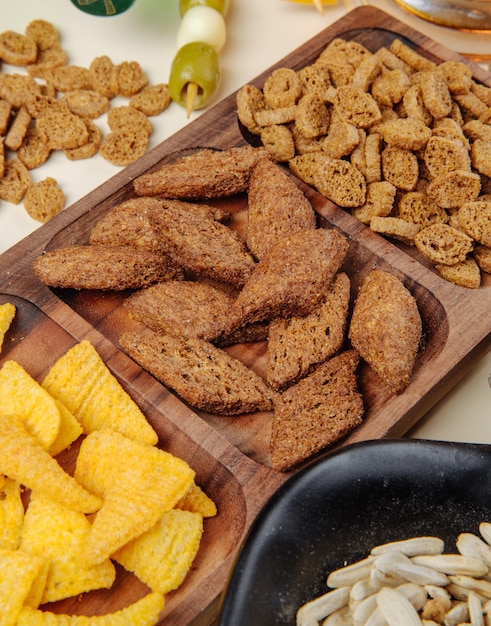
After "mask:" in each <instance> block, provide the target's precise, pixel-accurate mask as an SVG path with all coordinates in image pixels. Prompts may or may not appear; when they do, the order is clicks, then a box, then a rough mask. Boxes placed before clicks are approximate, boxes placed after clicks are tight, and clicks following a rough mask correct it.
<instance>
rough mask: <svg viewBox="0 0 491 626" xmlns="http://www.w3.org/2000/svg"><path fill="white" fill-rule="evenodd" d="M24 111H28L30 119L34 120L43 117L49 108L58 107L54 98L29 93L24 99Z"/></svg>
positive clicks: (44, 94)
mask: <svg viewBox="0 0 491 626" xmlns="http://www.w3.org/2000/svg"><path fill="white" fill-rule="evenodd" d="M25 106H26V109H27V110H28V111H29V114H30V115H31V117H33V118H34V119H35V120H37V119H38V118H40V117H41V116H42V115H44V114H45V113H46V112H47V111H49V110H50V109H51V108H53V107H56V106H59V105H58V103H57V100H56V96H51V95H48V94H46V93H41V92H39V93H29V94H28V97H27V98H26V104H25Z"/></svg>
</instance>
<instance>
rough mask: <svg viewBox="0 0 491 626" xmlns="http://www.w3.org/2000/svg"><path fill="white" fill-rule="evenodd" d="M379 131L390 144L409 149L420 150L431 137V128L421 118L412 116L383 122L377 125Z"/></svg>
mask: <svg viewBox="0 0 491 626" xmlns="http://www.w3.org/2000/svg"><path fill="white" fill-rule="evenodd" d="M377 132H379V133H380V134H381V135H382V137H383V138H384V141H385V142H386V143H388V144H389V145H391V146H396V147H398V148H405V149H407V150H419V149H421V148H423V147H425V146H426V144H427V143H428V140H429V139H430V138H431V129H430V128H428V126H427V125H426V124H425V123H424V122H422V121H421V120H418V119H415V118H411V117H408V118H403V119H397V120H387V121H385V122H382V123H381V124H379V125H378V126H377Z"/></svg>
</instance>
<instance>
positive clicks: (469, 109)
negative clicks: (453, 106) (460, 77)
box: [454, 92, 489, 120]
mask: <svg viewBox="0 0 491 626" xmlns="http://www.w3.org/2000/svg"><path fill="white" fill-rule="evenodd" d="M454 99H455V101H456V103H457V104H458V105H459V107H460V108H461V110H462V111H463V112H464V113H470V114H471V115H472V117H475V118H482V119H483V120H485V119H486V118H488V116H489V107H488V105H487V104H485V103H484V102H483V101H482V100H481V99H480V98H478V96H476V95H475V94H474V93H472V92H469V93H465V94H462V95H455V96H454Z"/></svg>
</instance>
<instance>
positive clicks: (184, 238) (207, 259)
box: [149, 205, 256, 287]
mask: <svg viewBox="0 0 491 626" xmlns="http://www.w3.org/2000/svg"><path fill="white" fill-rule="evenodd" d="M149 219H150V223H151V225H152V227H153V228H154V230H155V232H156V233H157V237H158V238H159V240H160V241H161V242H162V244H163V246H164V249H165V251H166V252H167V254H169V255H170V256H171V257H172V258H173V259H174V261H175V262H176V263H178V264H179V265H181V266H182V267H184V268H186V269H187V270H189V271H191V272H195V273H196V274H199V275H202V276H206V277H208V278H212V279H214V280H218V281H222V282H225V283H228V284H230V285H233V286H235V287H242V285H243V284H244V283H245V282H246V281H247V280H248V278H249V277H250V276H251V274H252V273H253V271H254V269H255V266H256V263H255V262H254V259H253V257H252V255H251V254H250V253H249V251H248V250H247V248H246V245H245V243H244V242H243V241H242V240H241V239H240V238H239V236H238V235H237V233H236V232H235V231H233V230H232V229H230V228H228V227H227V226H225V225H224V224H222V223H220V222H217V221H216V220H213V219H210V218H209V217H203V216H201V215H198V214H196V213H190V212H189V211H187V210H186V209H183V208H182V207H181V206H178V205H174V206H167V208H166V210H165V211H162V210H152V211H150V212H149Z"/></svg>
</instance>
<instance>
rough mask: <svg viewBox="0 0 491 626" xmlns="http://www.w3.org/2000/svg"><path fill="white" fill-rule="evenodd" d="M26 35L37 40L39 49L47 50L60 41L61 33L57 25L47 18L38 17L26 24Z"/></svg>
mask: <svg viewBox="0 0 491 626" xmlns="http://www.w3.org/2000/svg"><path fill="white" fill-rule="evenodd" d="M26 35H27V36H28V37H31V38H32V39H34V41H35V42H36V45H37V47H38V49H39V50H47V49H48V48H52V47H53V46H54V45H56V44H58V43H60V35H59V33H58V30H57V29H56V27H55V26H54V25H53V24H52V23H51V22H48V21H46V20H42V19H36V20H32V21H31V22H29V24H28V25H27V26H26Z"/></svg>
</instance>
